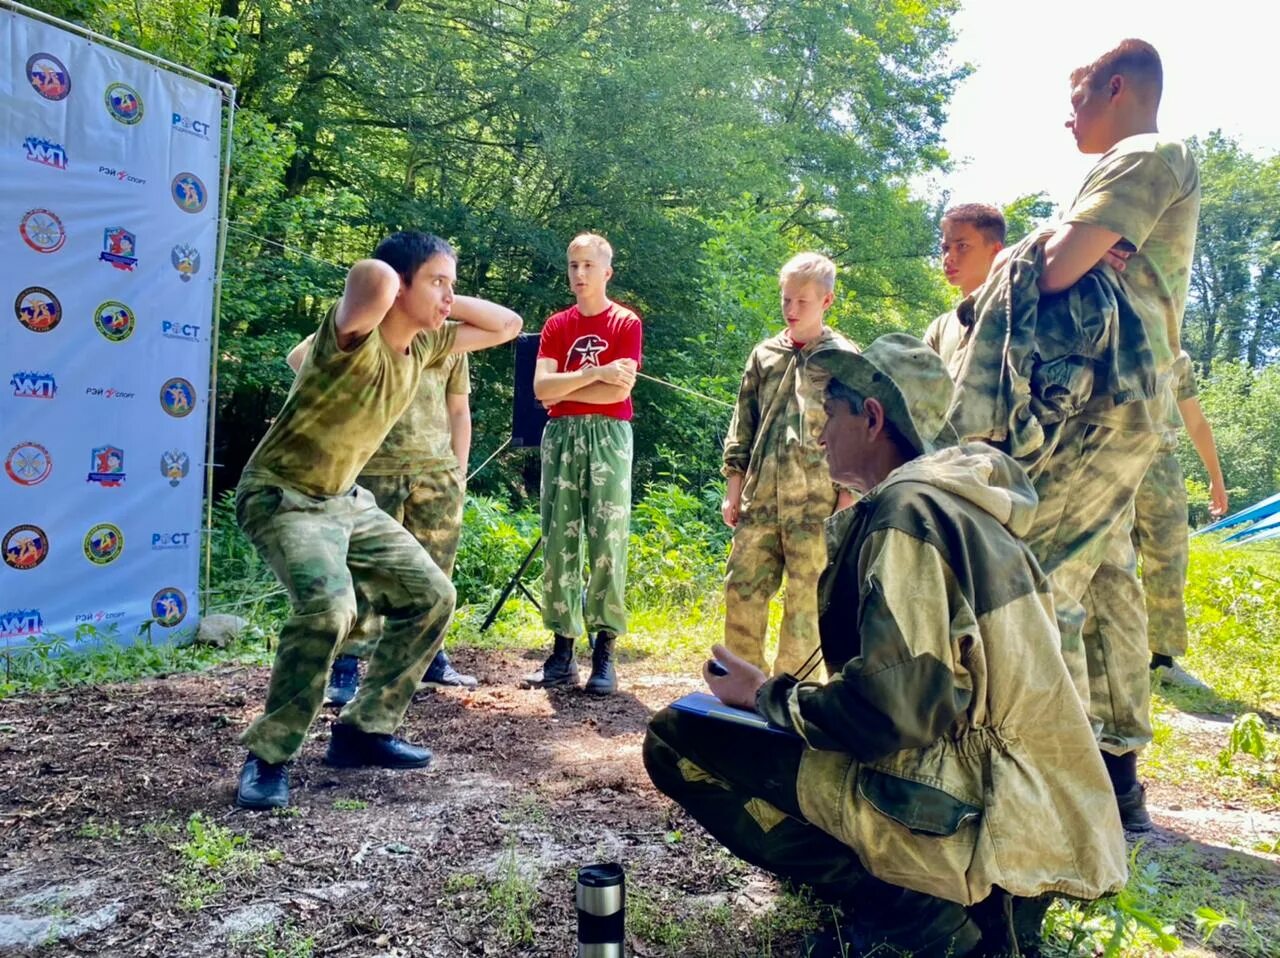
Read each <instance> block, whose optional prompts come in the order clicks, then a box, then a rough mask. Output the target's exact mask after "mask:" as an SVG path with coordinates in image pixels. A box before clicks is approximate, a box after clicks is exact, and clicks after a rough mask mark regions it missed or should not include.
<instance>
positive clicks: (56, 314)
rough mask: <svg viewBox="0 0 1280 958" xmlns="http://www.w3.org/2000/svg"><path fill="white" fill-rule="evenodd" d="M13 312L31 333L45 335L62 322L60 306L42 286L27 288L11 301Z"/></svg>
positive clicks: (55, 298)
mask: <svg viewBox="0 0 1280 958" xmlns="http://www.w3.org/2000/svg"><path fill="white" fill-rule="evenodd" d="M13 312H14V315H15V316H17V317H18V322H20V323H21V324H22V325H23V326H24V327H26V328H27V329H29V330H31V331H32V332H33V333H47V332H49V330H51V329H53V328H54V327H55V326H57V325H58V323H60V322H62V304H61V303H60V302H58V297H56V296H54V295H53V293H51V292H49V290H47V289H45V288H44V287H43V286H28V287H27V288H26V289H24V290H23V291H22V292H20V293H19V294H18V297H17V299H15V300H14V301H13Z"/></svg>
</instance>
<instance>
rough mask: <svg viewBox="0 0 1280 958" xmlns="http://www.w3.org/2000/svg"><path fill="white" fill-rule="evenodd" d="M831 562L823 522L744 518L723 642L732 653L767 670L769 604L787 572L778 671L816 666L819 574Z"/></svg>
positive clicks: (727, 584) (728, 585) (732, 553)
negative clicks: (765, 644)
mask: <svg viewBox="0 0 1280 958" xmlns="http://www.w3.org/2000/svg"><path fill="white" fill-rule="evenodd" d="M826 565H827V545H826V539H825V538H824V535H823V524H822V520H816V521H808V522H806V521H803V520H800V519H795V520H785V521H784V520H779V519H778V517H777V516H772V517H770V516H767V515H766V516H757V517H744V518H743V519H742V520H740V521H739V523H738V527H737V528H736V529H734V531H733V547H732V548H731V549H730V550H729V562H728V565H727V566H726V569H725V580H724V644H725V646H726V647H727V648H728V649H729V651H730V652H733V653H734V654H735V655H740V656H742V657H743V658H744V659H746V660H747V661H748V662H751V663H752V664H754V665H756V666H757V667H759V668H761V669H763V670H764V671H765V673H766V674H767V673H768V671H769V668H768V666H767V665H766V664H765V660H764V642H765V633H766V632H767V631H768V629H769V602H770V601H771V600H772V599H773V596H774V594H775V593H776V592H777V591H778V587H779V586H781V585H782V576H783V572H784V571H785V573H786V577H787V591H786V595H785V597H784V598H783V605H782V627H781V628H780V629H779V632H778V654H777V656H776V657H775V658H774V661H773V674H774V675H782V674H783V673H790V674H792V675H796V674H798V673H799V672H801V671H803V669H804V668H805V667H806V665H808V664H811V656H812V655H813V652H814V650H815V649H816V648H817V647H818V578H819V576H821V575H822V570H823V569H825V568H826ZM821 667H822V664H821V660H820V659H819V661H818V668H821Z"/></svg>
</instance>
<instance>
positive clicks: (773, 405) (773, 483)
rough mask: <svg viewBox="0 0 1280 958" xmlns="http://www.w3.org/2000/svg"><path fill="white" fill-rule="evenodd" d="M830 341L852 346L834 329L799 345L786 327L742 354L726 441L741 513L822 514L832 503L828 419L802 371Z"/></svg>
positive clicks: (813, 382) (817, 388) (728, 470)
mask: <svg viewBox="0 0 1280 958" xmlns="http://www.w3.org/2000/svg"><path fill="white" fill-rule="evenodd" d="M833 340H837V341H840V342H842V343H844V344H845V345H846V346H847V347H848V348H849V349H856V348H857V347H855V346H854V345H853V344H852V343H850V342H848V340H846V339H845V338H844V337H843V336H841V335H840V334H839V333H837V332H836V331H835V330H834V329H831V328H829V327H825V326H824V327H823V330H822V335H820V336H818V337H817V338H816V339H813V340H812V341H810V342H807V343H805V344H804V346H803V347H801V348H799V349H797V348H796V347H795V346H794V345H793V344H792V342H791V337H790V335H789V334H788V332H786V331H785V330H784V331H783V332H781V333H778V334H777V335H776V336H771V337H769V338H768V339H766V340H765V341H764V342H762V343H760V344H759V345H758V346H756V348H755V349H753V350H752V351H751V356H750V357H749V358H748V359H747V368H746V370H745V371H744V372H743V374H742V384H741V385H740V386H739V388H738V402H737V405H736V406H735V407H734V410H733V418H732V419H731V420H730V421H729V432H728V434H727V435H726V436H725V440H724V466H723V468H722V469H721V472H722V473H723V474H724V475H726V476H728V475H731V474H733V473H745V479H744V480H743V485H742V502H741V515H742V520H743V521H750V520H751V519H753V518H755V519H767V520H771V521H772V520H776V519H777V518H778V517H779V516H781V517H783V518H791V517H795V516H801V517H804V518H810V519H817V520H822V519H826V517H827V516H829V515H831V510H832V509H834V508H835V504H836V493H837V487H836V486H835V485H834V484H833V483H832V482H831V475H830V473H829V472H828V471H827V457H826V454H825V453H824V452H823V451H822V447H821V446H819V445H818V435H819V434H820V433H821V431H822V427H823V424H824V423H825V422H826V415H825V414H824V413H823V411H822V404H823V399H824V396H823V391H822V385H821V377H818V379H815V378H814V377H813V376H811V375H809V374H808V373H807V371H806V370H807V367H808V364H809V357H810V356H812V355H813V353H814V351H815V350H817V349H818V348H819V347H820V346H823V345H825V344H828V343H830V342H832V341H833Z"/></svg>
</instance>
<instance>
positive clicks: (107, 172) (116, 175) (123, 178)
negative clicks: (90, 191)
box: [98, 166, 147, 186]
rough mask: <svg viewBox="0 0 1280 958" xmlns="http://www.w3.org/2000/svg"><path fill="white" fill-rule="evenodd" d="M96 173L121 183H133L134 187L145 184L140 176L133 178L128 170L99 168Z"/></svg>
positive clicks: (109, 167)
mask: <svg viewBox="0 0 1280 958" xmlns="http://www.w3.org/2000/svg"><path fill="white" fill-rule="evenodd" d="M98 172H99V173H101V174H102V175H103V176H109V177H111V178H112V179H114V180H119V181H120V182H121V183H133V184H134V185H136V186H143V185H145V184H146V182H147V181H146V180H144V179H143V178H142V177H140V176H134V175H133V174H132V173H130V172H129V171H128V170H117V169H116V168H115V167H114V166H100V167H98Z"/></svg>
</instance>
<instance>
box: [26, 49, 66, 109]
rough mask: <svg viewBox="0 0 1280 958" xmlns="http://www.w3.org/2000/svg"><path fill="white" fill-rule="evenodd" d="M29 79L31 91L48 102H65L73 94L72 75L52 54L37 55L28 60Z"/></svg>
mask: <svg viewBox="0 0 1280 958" xmlns="http://www.w3.org/2000/svg"><path fill="white" fill-rule="evenodd" d="M27 79H28V80H29V81H30V82H31V89H33V90H35V91H36V92H37V93H39V94H40V95H41V96H42V97H44V98H45V99H46V100H65V99H66V98H67V94H68V93H70V92H71V74H70V73H68V72H67V68H66V67H65V66H63V65H62V61H61V60H59V59H58V58H57V57H55V56H54V55H53V54H52V53H36V54H33V55H31V56H29V57H28V58H27Z"/></svg>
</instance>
